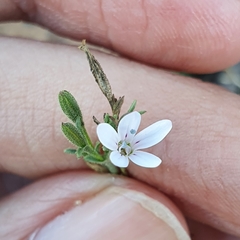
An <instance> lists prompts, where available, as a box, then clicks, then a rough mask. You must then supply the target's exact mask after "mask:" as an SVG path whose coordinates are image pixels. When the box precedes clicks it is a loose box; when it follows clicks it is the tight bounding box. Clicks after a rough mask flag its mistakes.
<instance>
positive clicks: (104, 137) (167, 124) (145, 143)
mask: <svg viewBox="0 0 240 240" xmlns="http://www.w3.org/2000/svg"><path fill="white" fill-rule="evenodd" d="M140 121H141V114H140V113H138V112H132V113H129V114H127V115H126V116H124V117H123V118H122V119H121V120H120V122H119V124H118V133H117V132H116V131H115V129H114V128H113V127H112V126H111V125H110V124H108V123H100V124H99V125H98V126H97V135H98V138H99V140H100V142H101V143H102V144H103V146H105V147H106V148H108V149H109V150H111V151H112V152H111V154H110V161H111V162H112V163H113V164H114V165H115V166H118V167H122V168H125V167H127V166H128V164H129V159H130V160H131V161H132V162H134V163H135V164H137V165H139V166H142V167H147V168H154V167H157V166H159V165H160V163H161V162H162V160H161V159H160V158H158V157H157V156H155V155H153V154H151V153H147V152H143V151H140V150H139V149H145V148H148V147H151V146H153V145H155V144H157V143H159V142H160V141H162V139H163V138H165V136H166V135H167V134H168V133H169V132H170V130H171V129H172V122H171V121H170V120H161V121H158V122H156V123H154V124H152V125H150V126H149V127H147V128H145V129H144V130H142V131H141V132H139V133H138V134H136V132H137V130H138V127H139V125H140Z"/></svg>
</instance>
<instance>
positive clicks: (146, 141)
mask: <svg viewBox="0 0 240 240" xmlns="http://www.w3.org/2000/svg"><path fill="white" fill-rule="evenodd" d="M171 129H172V122H171V121H170V120H167V119H166V120H161V121H158V122H156V123H154V124H152V125H150V126H149V127H147V128H145V129H143V130H142V131H141V132H140V133H138V134H137V135H136V136H135V137H134V139H133V142H132V147H133V149H134V150H137V149H144V148H148V147H151V146H153V145H155V144H157V143H159V142H160V141H162V140H163V138H165V137H166V135H167V134H168V133H169V132H170V130H171Z"/></svg>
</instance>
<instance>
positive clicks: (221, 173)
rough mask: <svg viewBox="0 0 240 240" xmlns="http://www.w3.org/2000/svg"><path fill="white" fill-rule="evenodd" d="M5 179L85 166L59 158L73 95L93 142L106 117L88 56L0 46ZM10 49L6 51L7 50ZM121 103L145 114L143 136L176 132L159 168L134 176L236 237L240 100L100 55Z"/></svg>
mask: <svg viewBox="0 0 240 240" xmlns="http://www.w3.org/2000/svg"><path fill="white" fill-rule="evenodd" d="M0 46H1V52H2V54H1V61H0V66H1V73H0V74H1V76H0V81H1V96H0V99H1V101H0V103H1V107H0V121H1V126H4V127H2V128H0V136H1V138H0V145H1V158H0V166H1V170H2V171H3V170H5V171H8V172H12V173H15V174H18V175H22V176H26V177H40V176H43V175H47V174H51V173H54V172H59V171H61V170H62V171H64V170H70V169H76V168H78V167H79V168H80V167H83V164H82V161H77V160H75V159H74V158H73V157H71V156H66V155H64V154H63V152H62V151H63V149H64V148H66V147H68V146H69V144H68V142H67V141H66V140H65V139H64V138H63V136H62V134H61V132H60V122H61V121H65V120H66V118H64V117H63V114H62V112H61V110H60V107H59V106H58V103H57V95H58V92H59V91H61V90H63V89H67V90H69V91H70V92H71V93H72V94H73V95H74V96H75V97H76V99H77V100H78V102H79V104H80V106H81V108H82V111H83V116H84V120H85V123H86V127H87V129H88V130H89V132H90V133H91V136H92V139H93V140H96V126H95V124H94V123H93V122H92V116H93V115H95V116H96V117H97V118H98V119H101V117H102V113H104V112H107V111H108V110H109V108H108V104H107V101H106V100H105V98H104V97H103V96H102V94H101V92H100V90H99V89H98V87H97V84H96V83H95V82H94V80H93V77H92V75H91V73H90V71H89V66H88V63H87V60H86V57H85V55H84V54H83V53H82V52H80V51H78V50H75V49H74V48H70V47H66V46H58V45H52V44H43V43H36V42H31V41H23V40H22V41H17V40H13V39H12V40H10V39H5V40H4V39H2V40H1V44H0ZM6 49H7V51H6ZM96 57H97V59H98V60H99V62H100V63H101V65H102V67H103V69H105V72H106V74H107V76H108V77H109V79H110V81H111V84H112V88H113V92H114V93H115V95H116V96H121V95H125V104H124V110H126V109H127V108H128V106H129V105H130V104H131V102H132V100H133V99H137V100H138V109H146V110H147V111H148V113H147V114H145V115H144V116H143V123H142V125H141V126H142V127H146V126H148V125H150V124H151V123H153V122H155V121H157V120H159V119H163V118H167V119H170V120H172V122H173V130H172V131H171V133H170V134H169V135H168V136H167V138H166V139H165V140H164V141H163V142H162V143H161V144H159V145H157V146H155V147H153V148H152V149H151V152H152V153H153V154H155V155H157V156H160V157H161V159H162V160H163V163H162V165H161V166H160V167H158V168H156V169H152V170H149V169H145V168H140V167H137V166H135V165H130V167H129V171H130V173H131V175H132V176H133V177H135V178H137V179H139V180H141V181H144V182H147V183H148V184H150V185H152V186H154V187H156V188H157V189H161V190H162V191H164V192H166V193H167V194H168V195H170V196H171V197H173V198H175V201H178V204H179V206H181V208H182V209H183V210H184V213H185V214H186V215H187V216H189V217H191V218H194V219H196V220H198V221H201V222H204V223H205V224H209V225H211V226H213V227H215V228H218V229H221V230H223V231H226V232H228V233H231V234H235V235H240V232H239V229H240V227H239V215H240V212H239V209H240V206H239V204H240V199H239V198H240V193H239V188H238V186H239V178H238V176H239V164H238V158H239V154H240V152H239V151H240V150H239V134H238V129H240V126H239V125H240V123H239V121H238V119H239V117H240V116H239V114H240V111H239V104H238V101H239V96H237V95H234V94H232V93H229V92H227V91H225V90H222V89H221V88H220V87H217V86H213V85H211V84H206V83H203V82H199V81H196V80H192V81H189V79H188V78H184V77H181V76H178V75H173V74H169V73H166V72H163V71H160V70H158V69H154V68H150V67H147V66H144V65H141V64H137V63H134V62H130V61H128V60H125V59H121V58H116V57H112V56H110V55H104V54H100V53H96Z"/></svg>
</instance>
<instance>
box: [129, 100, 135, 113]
mask: <svg viewBox="0 0 240 240" xmlns="http://www.w3.org/2000/svg"><path fill="white" fill-rule="evenodd" d="M136 104H137V100H134V101H133V102H132V104H131V106H130V107H129V109H128V111H127V112H128V113H130V112H133V111H134V109H135V107H136Z"/></svg>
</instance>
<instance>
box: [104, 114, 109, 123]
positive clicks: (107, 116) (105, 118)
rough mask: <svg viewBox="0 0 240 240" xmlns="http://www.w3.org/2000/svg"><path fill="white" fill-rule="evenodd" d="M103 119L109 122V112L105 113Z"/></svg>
mask: <svg viewBox="0 0 240 240" xmlns="http://www.w3.org/2000/svg"><path fill="white" fill-rule="evenodd" d="M103 120H104V122H105V123H109V114H108V113H104V115H103Z"/></svg>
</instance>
